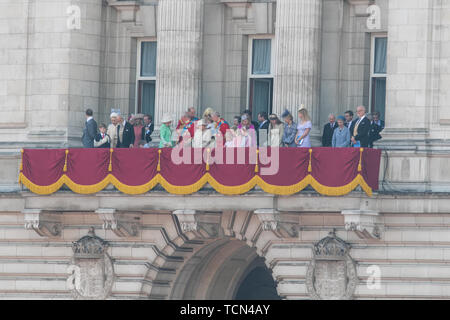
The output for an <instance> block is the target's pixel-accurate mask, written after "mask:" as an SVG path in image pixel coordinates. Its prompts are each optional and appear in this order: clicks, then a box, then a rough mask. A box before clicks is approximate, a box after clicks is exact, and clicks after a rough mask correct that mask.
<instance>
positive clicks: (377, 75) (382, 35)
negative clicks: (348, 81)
mask: <svg viewBox="0 0 450 320" xmlns="http://www.w3.org/2000/svg"><path fill="white" fill-rule="evenodd" d="M377 38H388V34H387V33H386V32H380V33H372V34H371V39H370V76H369V112H373V111H374V110H373V108H374V106H373V105H372V102H373V79H375V78H385V79H386V82H387V66H386V73H375V40H376V39H377ZM387 41H388V44H389V39H388V40H387ZM386 59H387V49H386ZM385 113H386V110H385ZM383 120H385V119H383Z"/></svg>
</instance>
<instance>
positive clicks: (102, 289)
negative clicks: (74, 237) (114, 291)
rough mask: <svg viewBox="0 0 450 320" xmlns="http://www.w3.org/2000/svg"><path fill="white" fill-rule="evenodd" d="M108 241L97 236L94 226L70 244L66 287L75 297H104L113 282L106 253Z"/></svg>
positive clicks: (110, 262) (112, 270)
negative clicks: (70, 253)
mask: <svg viewBox="0 0 450 320" xmlns="http://www.w3.org/2000/svg"><path fill="white" fill-rule="evenodd" d="M107 247H108V243H107V242H106V241H104V240H103V239H101V238H99V237H97V236H96V235H95V232H94V228H91V229H90V230H89V233H88V234H87V235H86V236H84V237H82V238H81V239H79V240H78V241H76V242H74V243H73V245H72V250H73V257H72V259H71V263H70V265H69V267H68V270H67V271H68V273H69V274H70V275H69V278H68V279H67V287H68V288H69V290H71V291H72V293H73V295H74V298H75V299H106V298H107V297H108V296H109V294H110V293H111V288H112V285H113V283H114V268H113V263H112V260H111V258H110V257H109V256H108V254H107V253H106V249H107Z"/></svg>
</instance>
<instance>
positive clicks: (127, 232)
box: [95, 208, 141, 237]
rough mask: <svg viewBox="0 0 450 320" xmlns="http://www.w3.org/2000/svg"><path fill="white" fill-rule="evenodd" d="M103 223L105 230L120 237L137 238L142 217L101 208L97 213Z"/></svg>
mask: <svg viewBox="0 0 450 320" xmlns="http://www.w3.org/2000/svg"><path fill="white" fill-rule="evenodd" d="M95 212H96V213H97V214H98V216H99V218H100V219H101V220H102V221H103V229H105V230H112V231H113V232H114V233H115V234H116V235H117V236H118V237H136V236H137V235H138V234H139V229H140V228H139V226H140V222H141V219H140V215H139V214H133V213H124V212H117V211H116V209H109V208H100V209H97V210H96V211H95Z"/></svg>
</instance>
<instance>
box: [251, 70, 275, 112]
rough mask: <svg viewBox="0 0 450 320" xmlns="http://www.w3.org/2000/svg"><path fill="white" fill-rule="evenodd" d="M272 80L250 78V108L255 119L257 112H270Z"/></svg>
mask: <svg viewBox="0 0 450 320" xmlns="http://www.w3.org/2000/svg"><path fill="white" fill-rule="evenodd" d="M272 82H273V80H272V79H250V109H251V111H252V116H253V120H255V121H256V120H257V117H258V113H260V112H263V111H265V112H267V114H270V113H271V112H272Z"/></svg>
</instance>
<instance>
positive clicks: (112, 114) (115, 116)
mask: <svg viewBox="0 0 450 320" xmlns="http://www.w3.org/2000/svg"><path fill="white" fill-rule="evenodd" d="M118 116H119V114H117V113H116V112H111V115H110V116H109V117H110V118H117V117H118Z"/></svg>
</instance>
